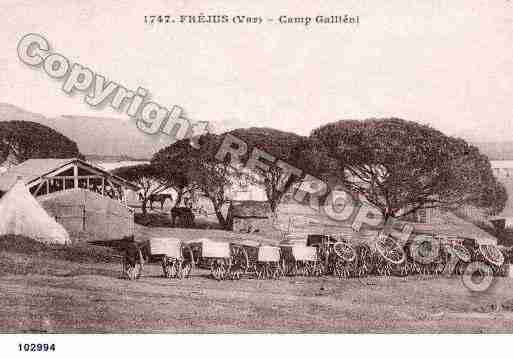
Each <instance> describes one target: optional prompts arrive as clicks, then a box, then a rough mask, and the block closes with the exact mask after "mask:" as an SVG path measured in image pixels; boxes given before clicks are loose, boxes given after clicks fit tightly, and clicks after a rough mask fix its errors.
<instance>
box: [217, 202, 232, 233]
mask: <svg viewBox="0 0 513 359" xmlns="http://www.w3.org/2000/svg"><path fill="white" fill-rule="evenodd" d="M222 207H223V206H222V205H221V206H218V205H216V204H214V211H215V213H216V217H217V220H218V221H219V224H220V225H221V227H222V228H223V229H229V228H228V221H227V220H226V218H224V217H223V213H222V211H221V208H222Z"/></svg>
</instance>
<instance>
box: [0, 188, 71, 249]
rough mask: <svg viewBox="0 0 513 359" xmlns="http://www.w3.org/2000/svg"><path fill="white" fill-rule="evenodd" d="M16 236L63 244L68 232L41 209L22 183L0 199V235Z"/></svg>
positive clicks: (67, 237)
mask: <svg viewBox="0 0 513 359" xmlns="http://www.w3.org/2000/svg"><path fill="white" fill-rule="evenodd" d="M6 234H17V235H23V236H27V237H30V238H33V239H35V240H37V241H40V242H45V243H60V244H65V243H68V242H69V241H70V239H69V235H68V232H66V230H65V229H64V227H63V226H61V225H60V224H59V223H57V222H56V221H55V219H53V218H52V217H50V215H48V213H47V212H46V211H45V210H44V209H43V207H41V205H40V204H39V202H38V201H37V200H36V199H35V198H34V197H33V196H32V195H31V194H30V192H29V190H28V188H27V187H26V186H25V184H24V183H23V181H17V182H16V183H15V184H14V186H13V187H12V188H11V189H10V190H9V191H8V192H7V193H6V194H5V195H4V196H3V197H2V198H0V235H6Z"/></svg>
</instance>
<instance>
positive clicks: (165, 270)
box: [161, 257, 171, 278]
mask: <svg viewBox="0 0 513 359" xmlns="http://www.w3.org/2000/svg"><path fill="white" fill-rule="evenodd" d="M161 265H162V272H163V273H164V278H171V270H170V268H169V262H168V259H167V257H164V258H162V263H161Z"/></svg>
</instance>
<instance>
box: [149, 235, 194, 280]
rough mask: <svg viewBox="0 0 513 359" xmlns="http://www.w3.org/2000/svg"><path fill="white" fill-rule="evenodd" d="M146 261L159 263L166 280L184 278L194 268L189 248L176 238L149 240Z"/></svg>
mask: <svg viewBox="0 0 513 359" xmlns="http://www.w3.org/2000/svg"><path fill="white" fill-rule="evenodd" d="M148 248H149V252H148V254H149V255H148V261H149V262H160V263H161V265H162V271H163V273H164V277H166V278H178V279H182V278H186V277H188V276H189V275H190V273H191V270H192V268H193V266H194V258H193V255H192V250H191V248H190V247H189V246H188V245H187V244H185V243H184V242H183V241H182V240H181V239H178V238H150V239H149V241H148Z"/></svg>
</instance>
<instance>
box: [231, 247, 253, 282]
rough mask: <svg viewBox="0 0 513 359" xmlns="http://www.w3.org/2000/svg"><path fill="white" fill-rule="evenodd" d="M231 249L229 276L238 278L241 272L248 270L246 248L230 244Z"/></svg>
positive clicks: (244, 272)
mask: <svg viewBox="0 0 513 359" xmlns="http://www.w3.org/2000/svg"><path fill="white" fill-rule="evenodd" d="M230 251H231V261H232V263H231V278H232V279H240V278H241V276H242V275H243V274H246V273H248V271H249V267H250V265H249V257H248V253H247V251H246V249H245V248H244V247H242V246H236V245H232V246H231V247H230Z"/></svg>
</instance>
